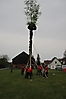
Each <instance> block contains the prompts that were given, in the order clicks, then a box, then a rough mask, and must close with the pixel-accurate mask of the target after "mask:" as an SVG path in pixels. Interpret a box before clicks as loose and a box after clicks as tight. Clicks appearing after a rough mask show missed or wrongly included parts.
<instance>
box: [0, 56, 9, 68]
mask: <svg viewBox="0 0 66 99" xmlns="http://www.w3.org/2000/svg"><path fill="white" fill-rule="evenodd" d="M8 60H9V57H8V55H0V68H5V67H8V66H9V62H8Z"/></svg>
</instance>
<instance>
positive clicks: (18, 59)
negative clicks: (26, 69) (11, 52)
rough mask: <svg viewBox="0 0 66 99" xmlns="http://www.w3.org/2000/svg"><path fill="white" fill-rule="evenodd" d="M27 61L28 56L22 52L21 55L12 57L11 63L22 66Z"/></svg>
mask: <svg viewBox="0 0 66 99" xmlns="http://www.w3.org/2000/svg"><path fill="white" fill-rule="evenodd" d="M28 59H29V55H28V54H27V53H25V52H24V51H23V52H22V53H20V54H19V55H17V56H16V57H14V58H13V59H12V62H13V64H22V63H24V64H26V63H27V62H28Z"/></svg>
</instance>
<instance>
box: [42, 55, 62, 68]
mask: <svg viewBox="0 0 66 99" xmlns="http://www.w3.org/2000/svg"><path fill="white" fill-rule="evenodd" d="M44 64H46V65H48V68H50V69H56V68H57V67H59V66H61V65H62V64H61V62H60V61H59V60H58V59H57V58H56V57H54V58H53V59H52V60H45V61H44Z"/></svg>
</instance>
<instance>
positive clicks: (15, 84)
mask: <svg viewBox="0 0 66 99" xmlns="http://www.w3.org/2000/svg"><path fill="white" fill-rule="evenodd" d="M20 72H21V71H20V70H14V71H13V73H10V71H9V70H0V99H65V98H66V73H63V72H61V71H60V72H58V71H56V70H49V78H48V79H45V78H43V77H42V76H37V75H36V72H35V71H34V70H33V77H32V79H33V81H31V80H30V79H25V78H24V76H22V75H21V73H20ZM53 74H55V75H53Z"/></svg>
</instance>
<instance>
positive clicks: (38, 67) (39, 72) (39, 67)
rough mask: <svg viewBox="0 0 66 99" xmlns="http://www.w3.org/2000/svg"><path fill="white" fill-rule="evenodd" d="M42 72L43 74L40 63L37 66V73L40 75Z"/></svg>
mask: <svg viewBox="0 0 66 99" xmlns="http://www.w3.org/2000/svg"><path fill="white" fill-rule="evenodd" d="M40 74H41V75H42V66H41V65H38V66H37V74H36V75H39V76H40Z"/></svg>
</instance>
